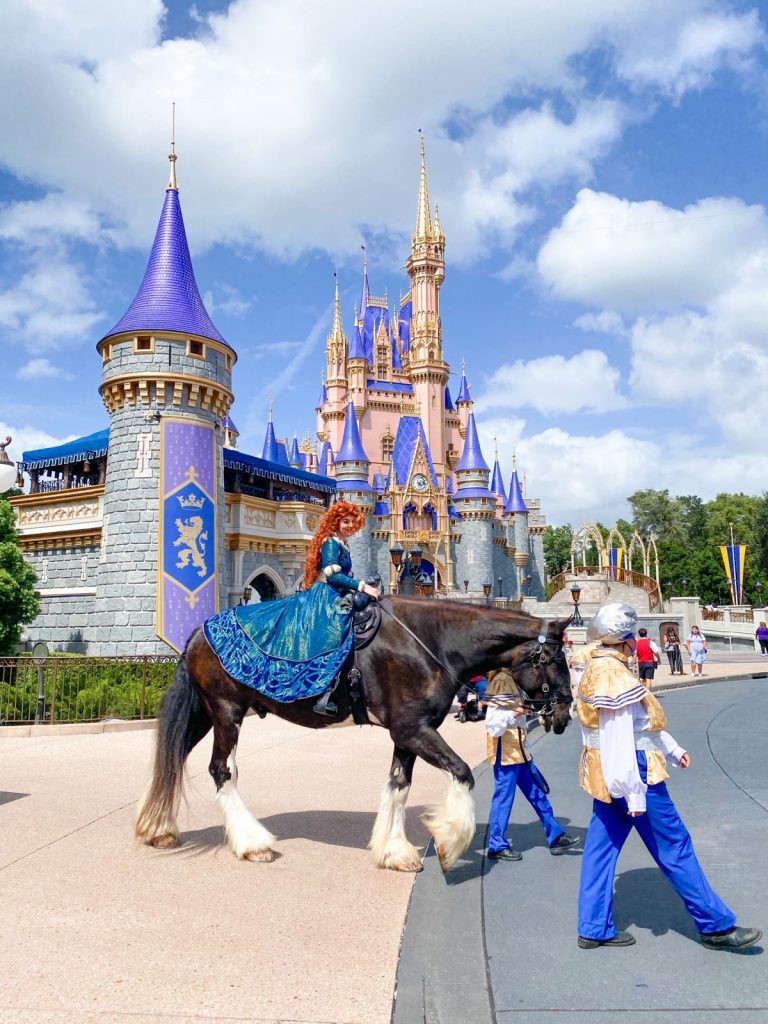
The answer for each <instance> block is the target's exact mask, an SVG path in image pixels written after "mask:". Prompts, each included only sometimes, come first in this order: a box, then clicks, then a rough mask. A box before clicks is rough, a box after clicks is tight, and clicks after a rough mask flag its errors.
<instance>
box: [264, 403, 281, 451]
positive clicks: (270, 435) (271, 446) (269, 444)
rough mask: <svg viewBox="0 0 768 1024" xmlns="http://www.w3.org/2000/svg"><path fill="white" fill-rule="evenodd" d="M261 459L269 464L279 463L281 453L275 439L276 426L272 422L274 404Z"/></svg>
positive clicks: (270, 409) (270, 413)
mask: <svg viewBox="0 0 768 1024" xmlns="http://www.w3.org/2000/svg"><path fill="white" fill-rule="evenodd" d="M261 457H262V459H265V460H266V461H267V462H279V461H280V453H279V451H278V448H277V438H276V437H275V425H274V423H273V422H272V404H271V403H270V406H269V420H268V421H267V430H266V433H265V434H264V444H263V445H262V446H261Z"/></svg>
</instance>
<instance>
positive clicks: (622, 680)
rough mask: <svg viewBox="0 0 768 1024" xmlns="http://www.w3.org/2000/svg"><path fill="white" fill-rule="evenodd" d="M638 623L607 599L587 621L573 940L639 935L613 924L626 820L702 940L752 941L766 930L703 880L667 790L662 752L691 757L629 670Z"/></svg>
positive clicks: (597, 941) (626, 940)
mask: <svg viewBox="0 0 768 1024" xmlns="http://www.w3.org/2000/svg"><path fill="white" fill-rule="evenodd" d="M636 627H637V613H636V612H635V610H634V608H631V607H630V606H629V605H625V604H607V605H603V606H602V607H601V608H599V609H598V611H597V612H596V614H595V616H594V617H593V619H592V621H591V622H590V625H589V629H588V635H589V637H590V638H591V639H593V640H598V641H599V642H600V646H598V647H596V648H595V649H594V650H593V651H592V652H591V659H590V662H589V665H588V667H587V669H586V671H585V673H584V676H583V678H582V680H581V684H580V686H579V694H578V699H577V711H578V715H579V719H580V721H581V726H582V734H583V737H584V750H583V752H582V756H581V764H580V769H579V774H580V779H581V785H582V787H583V788H584V789H585V790H586V791H587V792H588V793H589V794H590V795H591V796H592V797H593V798H594V803H593V814H592V821H591V822H590V825H589V831H588V832H587V838H586V841H585V844H584V858H583V860H582V865H581V885H580V889H579V940H578V941H579V946H580V947H581V948H582V949H594V948H595V947H597V946H630V945H632V944H633V943H634V942H635V938H634V936H633V935H631V934H630V933H629V932H618V931H617V930H616V926H615V925H614V923H613V881H614V876H615V873H616V862H617V861H618V858H619V854H620V853H621V849H622V847H623V845H624V842H625V840H626V838H627V836H628V835H629V832H630V830H631V829H632V828H636V829H637V831H638V833H639V835H640V838H641V839H642V840H643V842H644V843H645V845H646V846H647V848H648V850H649V852H650V854H651V856H652V857H653V858H654V860H655V861H656V863H657V864H658V865H659V867H660V868H661V870H662V871H663V873H664V874H665V876H666V877H667V878H668V879H669V881H670V882H671V883H672V885H673V886H674V888H675V889H676V891H677V893H678V894H679V896H680V898H681V899H682V900H683V902H684V904H685V907H686V909H687V911H688V913H689V914H690V915H691V917H692V918H693V920H694V922H695V923H696V927H697V928H698V930H699V934H700V937H701V941H702V944H703V945H704V946H707V947H708V948H710V949H739V948H741V947H743V946H751V945H752V944H753V943H755V942H757V941H758V940H759V939H760V938H761V936H762V932H761V931H760V929H759V928H739V927H737V926H736V916H735V914H734V913H733V911H732V910H731V909H730V908H729V907H727V906H726V904H725V903H723V901H722V900H721V899H720V897H719V896H718V895H717V893H716V892H715V891H714V890H713V889H712V887H711V886H710V884H709V882H708V881H707V878H706V876H705V874H704V872H703V870H702V868H701V865H700V864H699V862H698V860H697V858H696V854H695V852H694V849H693V843H692V841H691V837H690V835H689V833H688V830H687V829H686V827H685V825H684V824H683V822H682V819H681V818H680V815H679V814H678V813H677V809H676V808H675V805H674V804H673V802H672V799H671V797H670V795H669V793H668V791H667V787H666V783H665V781H664V780H665V779H667V778H668V777H669V776H668V774H667V770H666V762H667V759H669V760H670V761H671V762H672V763H673V764H677V765H679V766H680V767H681V768H688V766H689V765H690V763H691V759H690V756H689V755H688V753H687V752H686V751H685V750H683V748H682V747H681V746H679V745H678V744H677V743H676V741H675V740H674V739H673V737H672V736H670V734H669V733H668V732H666V731H665V729H666V724H667V720H666V715H665V714H664V711H663V709H662V707H661V705H660V704H659V702H658V701H657V700H656V698H655V697H654V696H653V694H652V693H650V691H648V690H646V689H645V687H644V686H643V685H642V683H640V682H639V681H638V680H637V678H636V677H635V676H633V675H632V674H631V673H630V672H629V671H628V670H627V667H626V663H627V659H628V658H629V657H631V655H632V654H633V653H634V647H635V640H634V634H635V630H636Z"/></svg>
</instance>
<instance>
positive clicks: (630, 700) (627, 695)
mask: <svg viewBox="0 0 768 1024" xmlns="http://www.w3.org/2000/svg"><path fill="white" fill-rule="evenodd" d="M647 693H648V691H647V690H646V688H645V687H644V686H643V685H642V684H638V685H637V686H633V687H632V689H631V690H625V691H624V693H620V694H619V696H618V697H608V696H605V695H603V694H598V695H596V696H594V697H591V698H584V697H582V696H581V695H579V700H583V701H584V703H585V704H589V705H590V706H591V707H593V708H605V709H606V710H607V711H616V710H617V709H618V708H624V707H626V706H627V705H628V704H637V702H638V701H640V700H642V699H643V697H645V696H646V694H647Z"/></svg>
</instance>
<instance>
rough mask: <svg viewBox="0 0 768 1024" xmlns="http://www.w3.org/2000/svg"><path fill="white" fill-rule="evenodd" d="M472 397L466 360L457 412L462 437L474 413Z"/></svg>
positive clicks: (462, 372)
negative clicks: (470, 416)
mask: <svg viewBox="0 0 768 1024" xmlns="http://www.w3.org/2000/svg"><path fill="white" fill-rule="evenodd" d="M472 406H473V402H472V395H471V394H470V393H469V384H468V383H467V373H466V367H465V365H464V360H463V359H462V361H461V384H460V385H459V393H458V394H457V395H456V412H457V413H458V414H459V433H460V434H461V436H462V437H464V434H465V432H466V429H467V420H468V419H469V414H470V413H471V412H472Z"/></svg>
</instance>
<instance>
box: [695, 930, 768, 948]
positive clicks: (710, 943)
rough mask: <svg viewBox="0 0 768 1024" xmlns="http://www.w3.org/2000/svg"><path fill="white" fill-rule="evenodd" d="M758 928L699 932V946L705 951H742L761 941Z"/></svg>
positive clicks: (760, 933)
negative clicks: (703, 947) (704, 947)
mask: <svg viewBox="0 0 768 1024" xmlns="http://www.w3.org/2000/svg"><path fill="white" fill-rule="evenodd" d="M762 937H763V933H762V932H761V931H760V929H759V928H730V929H729V930H728V931H727V932H701V933H700V938H701V944H702V946H706V947H707V949H743V948H744V947H745V946H754V944H755V943H756V942H759V941H760V939H762Z"/></svg>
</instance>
